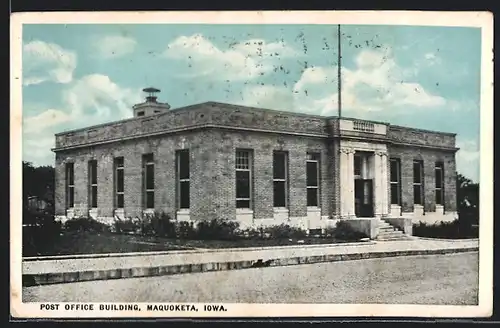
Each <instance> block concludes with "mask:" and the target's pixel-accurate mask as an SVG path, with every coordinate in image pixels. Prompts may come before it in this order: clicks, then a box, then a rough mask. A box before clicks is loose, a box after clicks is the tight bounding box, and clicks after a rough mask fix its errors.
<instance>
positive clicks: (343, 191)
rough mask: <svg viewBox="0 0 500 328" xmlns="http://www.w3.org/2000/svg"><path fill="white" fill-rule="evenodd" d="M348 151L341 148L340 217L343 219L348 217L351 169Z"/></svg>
mask: <svg viewBox="0 0 500 328" xmlns="http://www.w3.org/2000/svg"><path fill="white" fill-rule="evenodd" d="M347 151H348V149H346V148H341V149H340V179H339V180H340V216H341V217H342V218H344V217H346V216H347V211H348V209H347V200H348V194H349V191H348V186H349V181H348V178H349V177H348V174H349V173H348V169H347V168H348V167H349V158H348V155H347Z"/></svg>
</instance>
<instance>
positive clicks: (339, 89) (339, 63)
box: [337, 24, 342, 132]
mask: <svg viewBox="0 0 500 328" xmlns="http://www.w3.org/2000/svg"><path fill="white" fill-rule="evenodd" d="M338 32H339V37H338V48H339V50H338V64H337V81H338V111H339V119H340V117H341V116H342V95H341V93H342V78H341V74H340V71H341V67H342V55H341V51H342V48H341V42H340V24H339V25H338ZM339 132H340V131H339Z"/></svg>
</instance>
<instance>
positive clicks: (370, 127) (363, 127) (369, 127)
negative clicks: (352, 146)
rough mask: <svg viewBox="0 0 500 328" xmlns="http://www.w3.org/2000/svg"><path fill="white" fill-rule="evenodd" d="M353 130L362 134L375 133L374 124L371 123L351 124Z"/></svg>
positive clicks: (357, 122) (356, 122)
mask: <svg viewBox="0 0 500 328" xmlns="http://www.w3.org/2000/svg"><path fill="white" fill-rule="evenodd" d="M353 130H355V131H363V132H375V124H374V123H371V122H360V121H354V122H353Z"/></svg>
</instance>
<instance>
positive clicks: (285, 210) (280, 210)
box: [273, 207, 288, 213]
mask: <svg viewBox="0 0 500 328" xmlns="http://www.w3.org/2000/svg"><path fill="white" fill-rule="evenodd" d="M273 211H274V213H288V208H286V207H274V208H273Z"/></svg>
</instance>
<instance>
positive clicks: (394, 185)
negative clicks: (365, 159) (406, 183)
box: [390, 158, 401, 205]
mask: <svg viewBox="0 0 500 328" xmlns="http://www.w3.org/2000/svg"><path fill="white" fill-rule="evenodd" d="M390 163H391V176H390V182H391V204H394V205H401V162H400V160H399V159H396V158H391V160H390Z"/></svg>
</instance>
